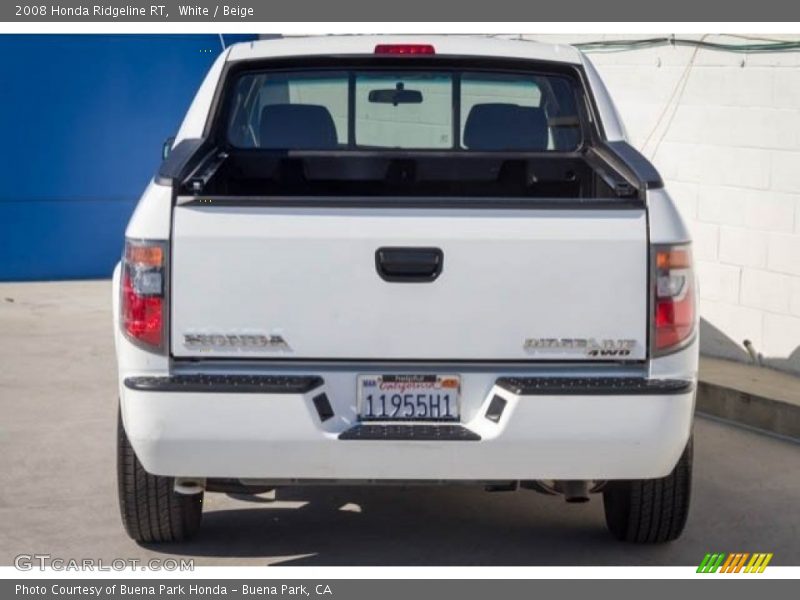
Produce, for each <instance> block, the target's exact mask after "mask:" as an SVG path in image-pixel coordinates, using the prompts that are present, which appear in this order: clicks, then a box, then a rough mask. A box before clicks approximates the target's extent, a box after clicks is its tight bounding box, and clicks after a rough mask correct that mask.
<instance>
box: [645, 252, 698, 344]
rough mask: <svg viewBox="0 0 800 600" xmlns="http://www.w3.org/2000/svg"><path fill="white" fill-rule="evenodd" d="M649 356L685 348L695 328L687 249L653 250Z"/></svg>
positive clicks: (689, 256) (693, 294) (690, 272)
mask: <svg viewBox="0 0 800 600" xmlns="http://www.w3.org/2000/svg"><path fill="white" fill-rule="evenodd" d="M652 285H653V287H654V289H653V304H654V306H653V341H652V343H653V354H654V355H660V354H667V353H669V352H672V351H674V350H677V349H679V348H681V347H682V346H683V345H685V344H686V343H687V342H688V341H689V340H690V339H691V337H692V336H693V335H694V330H695V326H696V308H695V289H694V287H695V282H694V269H693V267H692V252H691V249H690V248H689V246H688V245H680V246H654V248H653V282H652Z"/></svg>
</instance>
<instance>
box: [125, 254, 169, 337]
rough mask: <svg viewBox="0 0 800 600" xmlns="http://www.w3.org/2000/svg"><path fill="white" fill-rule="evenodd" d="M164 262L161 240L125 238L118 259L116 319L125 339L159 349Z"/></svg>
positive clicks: (161, 329)
mask: <svg viewBox="0 0 800 600" xmlns="http://www.w3.org/2000/svg"><path fill="white" fill-rule="evenodd" d="M164 265H165V247H164V244H163V243H162V242H140V241H130V240H129V241H127V242H126V243H125V255H124V257H123V260H122V281H121V288H122V290H121V292H122V298H121V304H120V319H121V321H122V330H123V331H124V332H125V335H127V336H128V338H129V339H131V340H133V341H135V342H137V343H139V344H140V345H144V346H148V347H150V348H152V349H155V350H157V349H161V348H162V346H163V342H164V308H165V306H164V305H165V302H164V291H165V282H164Z"/></svg>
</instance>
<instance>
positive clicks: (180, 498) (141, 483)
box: [117, 416, 203, 543]
mask: <svg viewBox="0 0 800 600" xmlns="http://www.w3.org/2000/svg"><path fill="white" fill-rule="evenodd" d="M174 483H175V479H174V478H173V477H162V476H160V475H151V474H150V473H148V472H147V471H145V470H144V468H143V467H142V464H141V463H140V462H139V459H138V458H136V454H135V453H134V451H133V448H132V447H131V444H130V441H128V436H127V434H126V433H125V428H124V427H123V426H122V419H121V418H120V417H119V416H118V417H117V492H118V495H119V511H120V514H121V515H122V524H123V525H124V526H125V531H126V532H127V534H128V535H129V536H130V537H131V538H132V539H133V540H135V541H137V542H142V543H148V542H179V541H182V540H186V539H189V538H190V537H192V536H193V535H194V534H195V533H197V530H198V529H199V528H200V522H201V520H202V517H203V494H202V493H200V494H192V495H185V494H176V493H175V491H174Z"/></svg>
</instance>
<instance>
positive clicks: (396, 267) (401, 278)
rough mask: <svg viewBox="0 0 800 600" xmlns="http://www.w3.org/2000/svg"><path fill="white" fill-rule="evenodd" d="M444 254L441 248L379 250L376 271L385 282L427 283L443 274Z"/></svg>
mask: <svg viewBox="0 0 800 600" xmlns="http://www.w3.org/2000/svg"><path fill="white" fill-rule="evenodd" d="M443 263H444V253H443V252H442V250H441V249H440V248H403V247H396V248H378V249H377V250H376V251H375V269H376V270H377V271H378V275H380V276H381V279H383V280H384V281H396V282H400V283H413V282H416V283H425V282H428V281H434V280H435V279H436V278H437V277H439V274H440V273H441V272H442V265H443Z"/></svg>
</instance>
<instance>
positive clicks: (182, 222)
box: [171, 205, 648, 360]
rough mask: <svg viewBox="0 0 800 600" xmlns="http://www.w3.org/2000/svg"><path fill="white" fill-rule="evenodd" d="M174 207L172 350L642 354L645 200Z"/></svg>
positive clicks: (287, 354)
mask: <svg viewBox="0 0 800 600" xmlns="http://www.w3.org/2000/svg"><path fill="white" fill-rule="evenodd" d="M174 211H175V212H174V219H173V227H174V230H173V247H172V253H173V254H172V287H171V298H172V302H171V306H172V313H171V340H172V341H171V344H172V353H173V355H174V356H176V357H222V356H240V357H247V358H270V357H271V358H276V357H280V358H297V359H323V360H324V359H364V360H380V359H385V360H398V359H408V360H526V359H535V360H608V359H615V360H617V359H620V358H624V359H628V360H636V359H644V358H645V356H646V343H647V326H648V318H647V297H648V294H647V289H648V284H647V279H648V277H647V272H648V258H647V257H648V252H647V222H646V214H645V210H644V208H620V209H607V208H602V209H588V208H580V209H569V210H561V209H559V210H524V209H523V210H517V209H512V210H491V209H489V210H487V209H482V210H475V209H432V208H402V209H399V208H398V209H394V208H392V209H387V208H376V209H345V208H336V209H330V208H284V207H279V208H276V207H264V206H252V207H246V206H245V207H242V206H198V205H185V206H181V205H178V206H176V208H175V209H174ZM379 249H388V250H386V251H385V252H383V253H382V254H380V253H379V254H378V255H377V256H376V252H377V251H378V250H379ZM397 249H400V251H398V250H397ZM402 249H413V250H412V251H411V252H410V253H403V252H402ZM438 250H440V251H441V252H440V253H438V252H437V251H438ZM437 257H438V258H437ZM436 260H439V261H440V263H439V264H438V267H437V266H436V265H435V264H434V263H435V261H436ZM429 267H430V268H432V269H434V270H435V269H436V268H438V269H440V272H439V273H438V274H437V273H436V272H430V273H429V272H428V270H429ZM379 271H382V273H379ZM387 273H388V274H389V275H390V276H389V277H386V275H387ZM394 275H397V276H394Z"/></svg>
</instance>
